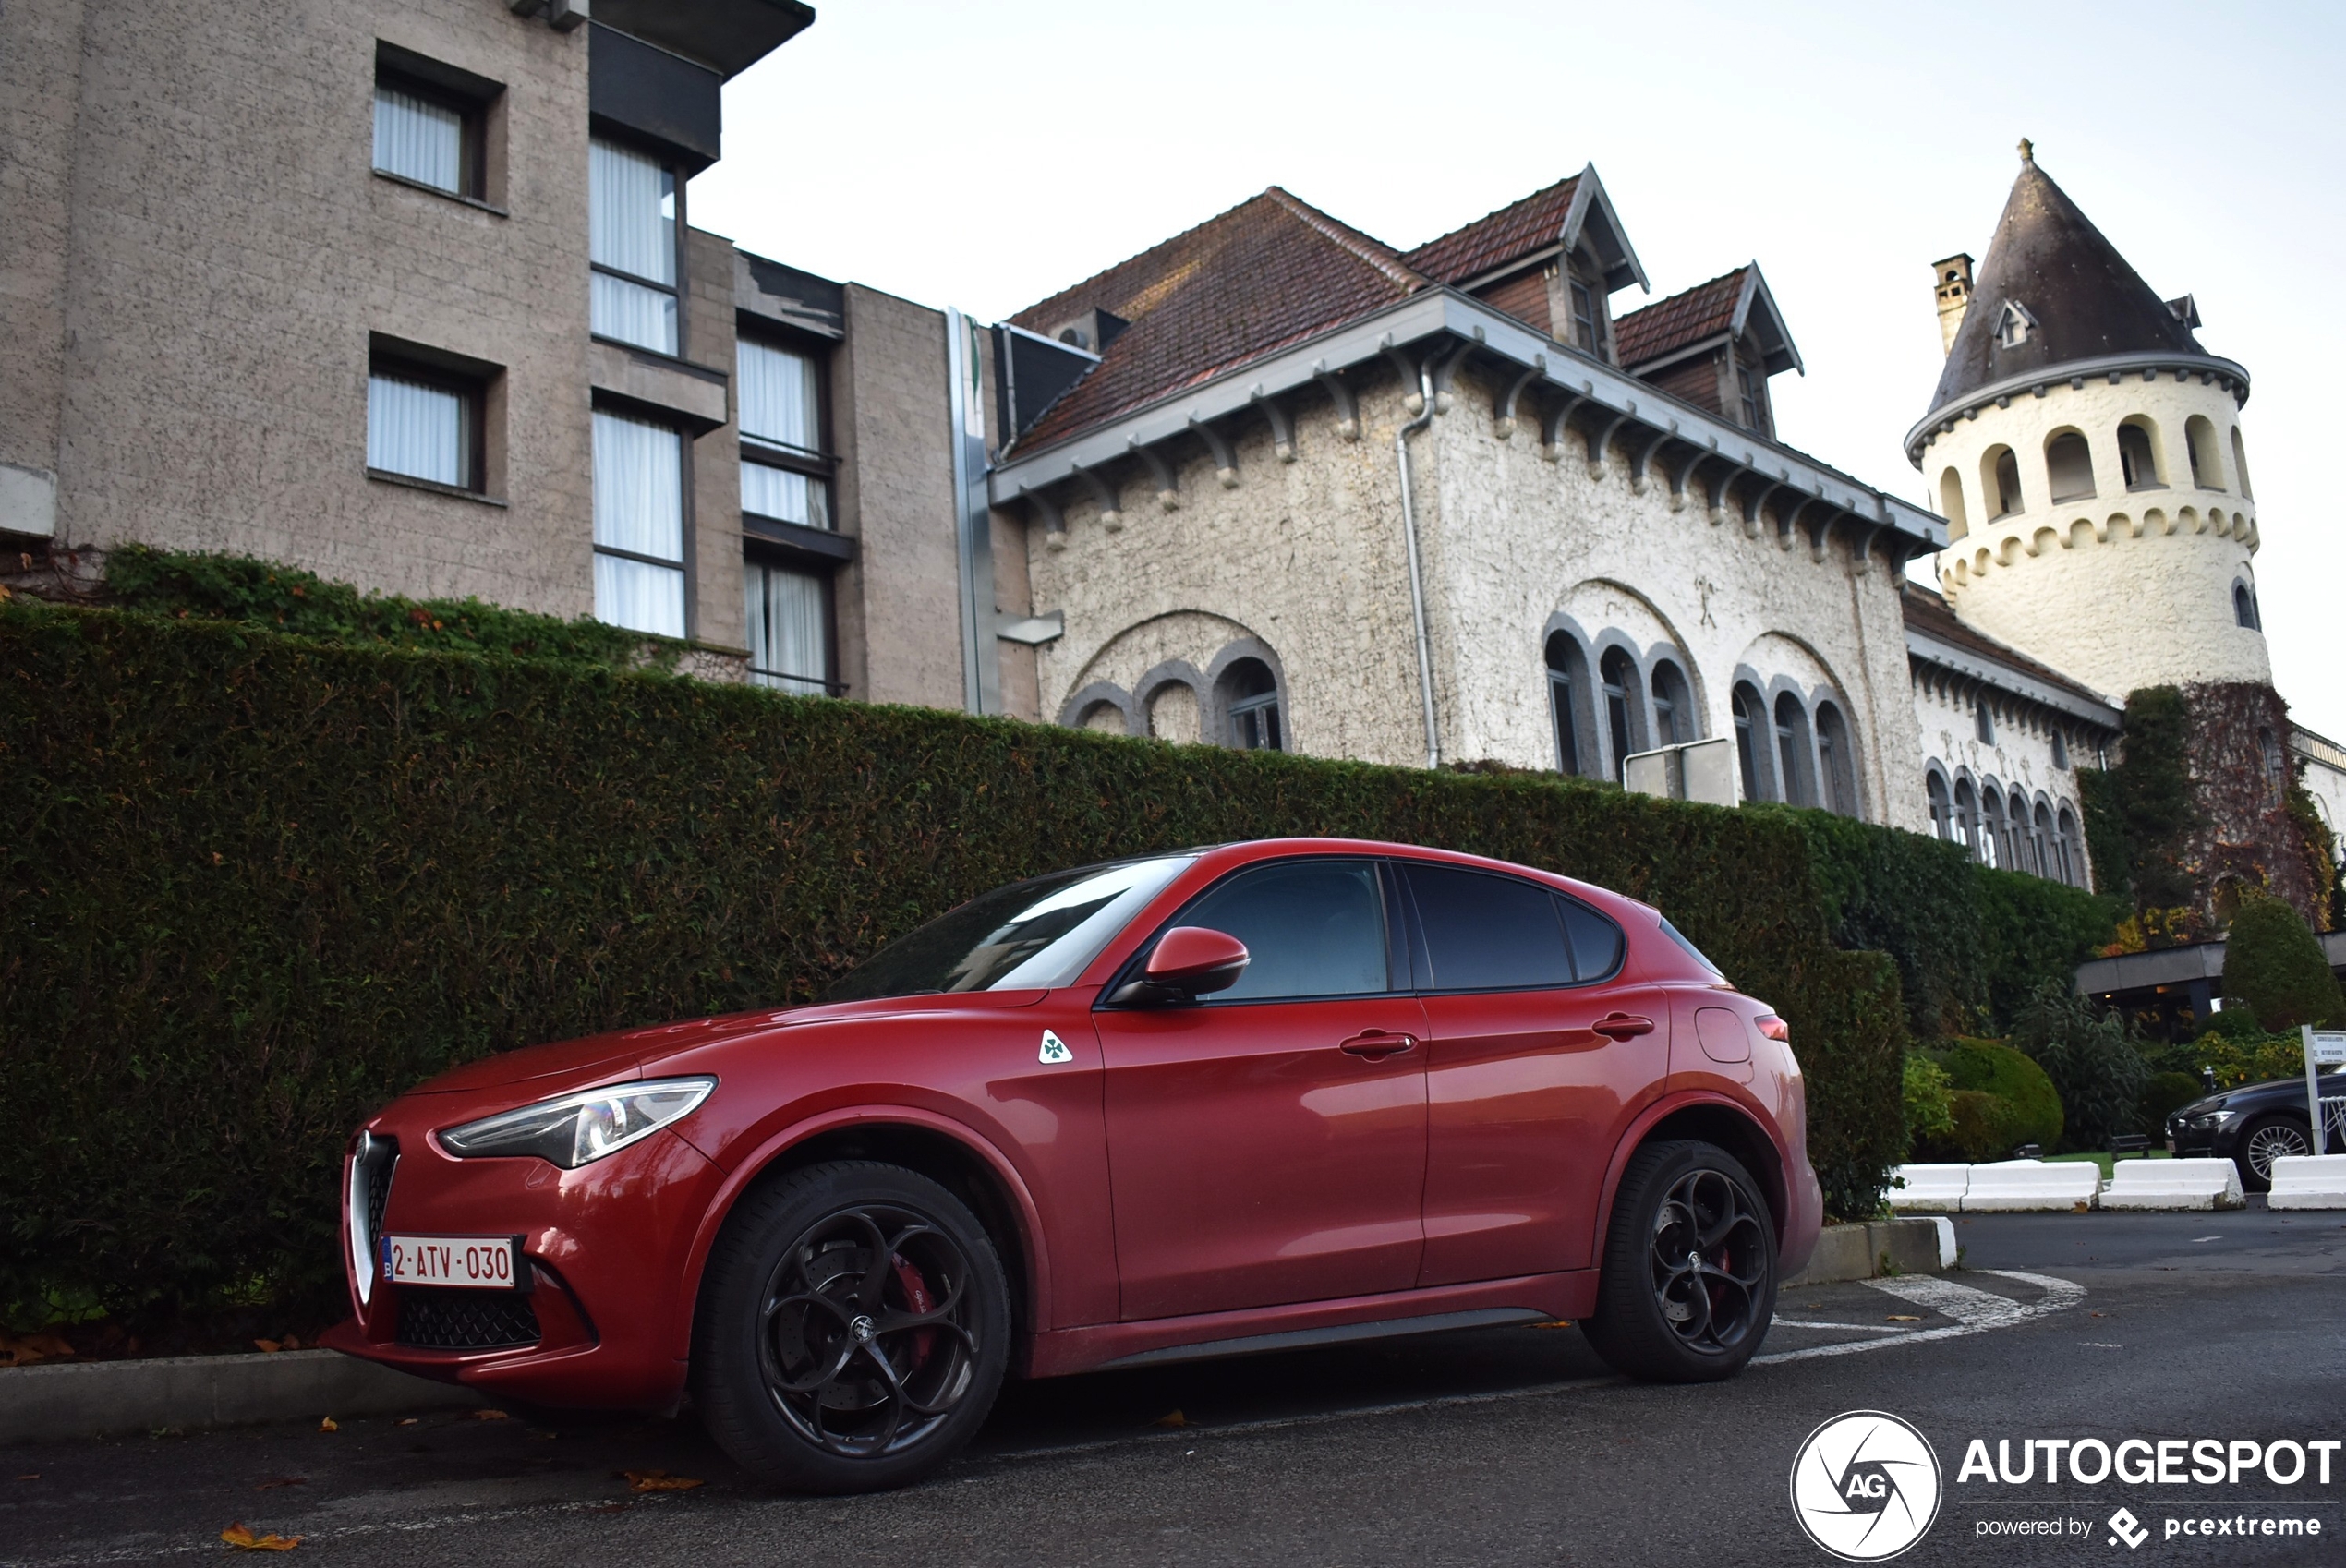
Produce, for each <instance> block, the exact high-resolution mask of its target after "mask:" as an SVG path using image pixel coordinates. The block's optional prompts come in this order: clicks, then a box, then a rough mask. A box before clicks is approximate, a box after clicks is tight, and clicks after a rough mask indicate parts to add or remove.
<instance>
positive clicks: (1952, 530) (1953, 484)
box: [1939, 468, 1971, 540]
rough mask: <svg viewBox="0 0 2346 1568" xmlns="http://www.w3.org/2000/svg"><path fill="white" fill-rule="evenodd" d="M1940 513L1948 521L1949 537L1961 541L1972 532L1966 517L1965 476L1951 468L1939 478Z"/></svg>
mask: <svg viewBox="0 0 2346 1568" xmlns="http://www.w3.org/2000/svg"><path fill="white" fill-rule="evenodd" d="M1939 513H1940V515H1941V516H1942V517H1944V518H1946V520H1947V537H1948V538H1949V539H1950V540H1953V539H1960V538H1962V537H1964V536H1965V534H1968V533H1970V532H1971V524H1970V520H1969V519H1967V518H1966V517H1965V516H1964V509H1963V476H1962V475H1960V474H1958V473H1956V472H1955V471H1954V470H1953V468H1949V469H1948V470H1947V471H1946V472H1945V473H1943V474H1941V475H1940V476H1939Z"/></svg>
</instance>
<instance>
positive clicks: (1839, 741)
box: [1817, 703, 1860, 816]
mask: <svg viewBox="0 0 2346 1568" xmlns="http://www.w3.org/2000/svg"><path fill="white" fill-rule="evenodd" d="M1817 772H1818V773H1819V774H1820V775H1821V776H1822V778H1823V781H1824V787H1825V788H1824V795H1825V800H1824V803H1825V804H1826V805H1827V806H1828V807H1830V808H1831V809H1832V810H1834V811H1837V812H1839V813H1840V814H1842V815H1844V816H1856V815H1859V814H1860V813H1859V812H1858V810H1857V754H1856V750H1855V749H1854V748H1853V747H1852V746H1851V745H1850V742H1849V721H1848V720H1847V719H1845V718H1842V717H1841V707H1840V705H1838V704H1836V703H1819V704H1818V705H1817Z"/></svg>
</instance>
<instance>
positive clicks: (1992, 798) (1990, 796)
mask: <svg viewBox="0 0 2346 1568" xmlns="http://www.w3.org/2000/svg"><path fill="white" fill-rule="evenodd" d="M1972 850H1973V852H1974V853H1975V854H1977V855H1978V857H1979V859H1980V862H1981V863H1983V864H1986V865H2001V864H2003V863H2004V861H2005V858H2006V857H2005V854H2004V798H2003V795H2002V794H2001V792H2000V791H1999V790H1997V789H1996V787H1995V786H1994V785H1993V784H1990V785H1989V786H1988V787H1987V788H1986V789H1984V790H1980V791H1979V836H1978V838H1977V840H1976V841H1974V843H1973V844H1972Z"/></svg>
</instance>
